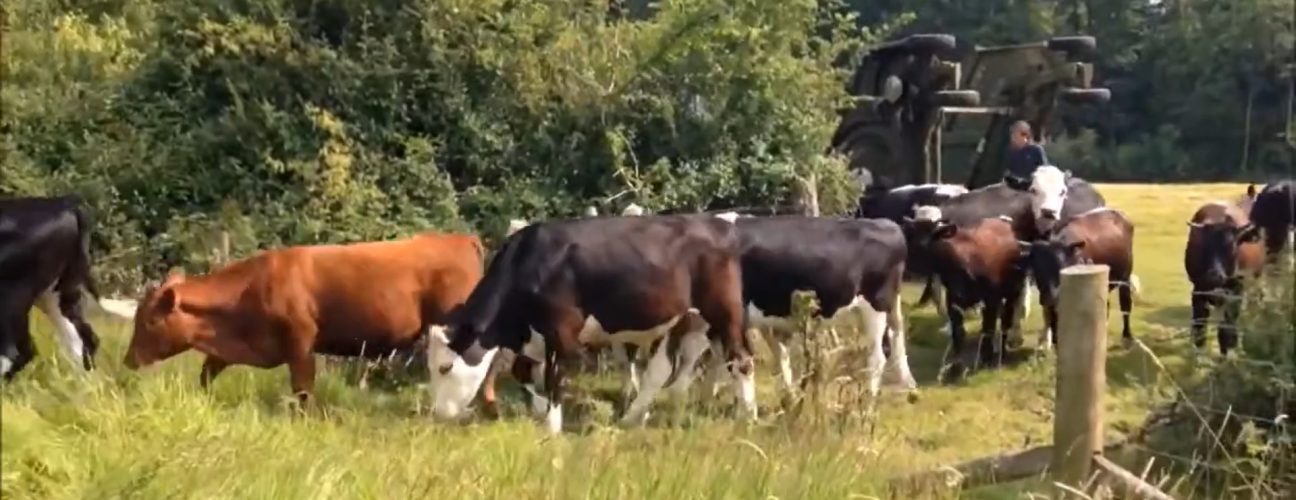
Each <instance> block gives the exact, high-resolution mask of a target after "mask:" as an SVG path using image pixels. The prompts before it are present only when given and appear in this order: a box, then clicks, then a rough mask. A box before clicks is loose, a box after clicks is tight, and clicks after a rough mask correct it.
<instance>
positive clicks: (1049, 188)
mask: <svg viewBox="0 0 1296 500" xmlns="http://www.w3.org/2000/svg"><path fill="white" fill-rule="evenodd" d="M1030 190H1031V191H1030V193H1031V213H1033V214H1034V215H1035V218H1036V220H1038V219H1039V218H1040V214H1041V213H1043V212H1044V211H1046V210H1048V211H1052V212H1053V213H1054V214H1059V215H1060V214H1061V213H1062V204H1063V203H1064V202H1065V201H1066V195H1067V192H1066V191H1067V185H1066V174H1064V173H1063V172H1062V170H1060V169H1058V168H1057V167H1055V166H1052V165H1043V166H1040V167H1039V168H1037V169H1035V173H1034V174H1031V187H1030Z"/></svg>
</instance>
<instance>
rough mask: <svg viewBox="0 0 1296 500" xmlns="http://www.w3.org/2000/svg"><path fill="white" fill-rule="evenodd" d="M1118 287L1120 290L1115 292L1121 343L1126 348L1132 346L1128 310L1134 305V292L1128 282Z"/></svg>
mask: <svg viewBox="0 0 1296 500" xmlns="http://www.w3.org/2000/svg"><path fill="white" fill-rule="evenodd" d="M1128 281H1129V280H1128V279H1126V282H1128ZM1119 287H1120V290H1119V291H1117V293H1118V294H1120V310H1121V343H1122V344H1124V345H1125V348H1126V349H1129V348H1131V347H1133V346H1134V333H1133V332H1131V331H1130V310H1131V309H1132V308H1133V306H1134V300H1133V299H1134V298H1133V296H1132V295H1133V293H1134V292H1133V290H1130V285H1128V284H1122V285H1119Z"/></svg>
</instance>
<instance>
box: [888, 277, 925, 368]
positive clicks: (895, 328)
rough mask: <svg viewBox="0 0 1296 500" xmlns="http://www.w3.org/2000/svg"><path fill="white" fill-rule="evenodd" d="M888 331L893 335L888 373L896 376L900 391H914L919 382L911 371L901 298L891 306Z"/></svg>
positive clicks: (896, 299)
mask: <svg viewBox="0 0 1296 500" xmlns="http://www.w3.org/2000/svg"><path fill="white" fill-rule="evenodd" d="M887 329H888V330H890V333H891V356H890V357H889V358H887V360H886V371H887V372H889V373H891V374H893V375H895V379H896V387H897V388H898V389H901V390H905V391H910V390H913V389H914V388H916V387H918V381H916V380H914V376H913V372H912V371H910V370H909V353H908V349H907V348H906V343H907V342H906V339H905V320H904V313H903V311H902V310H901V305H900V297H899V296H897V297H896V298H895V304H894V305H892V306H891V311H890V312H889V313H888V314H887Z"/></svg>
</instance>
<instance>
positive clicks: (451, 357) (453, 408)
mask: <svg viewBox="0 0 1296 500" xmlns="http://www.w3.org/2000/svg"><path fill="white" fill-rule="evenodd" d="M498 351H499V348H498V347H496V348H491V349H489V350H487V351H486V353H485V354H484V355H483V356H482V360H481V362H480V363H478V364H477V366H470V365H468V363H466V362H464V360H463V357H462V356H459V355H458V354H456V353H455V352H454V351H452V350H450V341H449V340H448V339H447V337H446V334H445V327H444V326H439V325H437V326H431V327H428V362H429V363H428V364H429V366H431V368H432V369H431V370H430V371H431V372H432V374H431V378H432V380H431V386H432V394H433V396H432V399H433V402H432V412H433V414H435V415H436V416H437V417H440V418H447V419H453V418H458V417H459V415H460V414H461V413H462V412H463V410H464V409H465V408H467V407H468V404H469V403H470V402H472V398H473V396H476V395H477V389H479V388H480V387H481V384H482V381H483V380H485V379H486V373H487V372H488V371H490V367H491V362H492V361H493V360H494V359H495V353H496V352H498ZM446 366H449V367H450V368H449V370H446V372H445V373H442V372H441V369H442V367H446Z"/></svg>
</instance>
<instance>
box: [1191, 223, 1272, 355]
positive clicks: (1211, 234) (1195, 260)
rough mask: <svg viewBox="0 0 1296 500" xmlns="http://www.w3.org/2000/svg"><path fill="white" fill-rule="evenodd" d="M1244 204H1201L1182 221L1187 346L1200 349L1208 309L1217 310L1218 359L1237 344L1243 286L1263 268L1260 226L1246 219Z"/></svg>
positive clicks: (1209, 310)
mask: <svg viewBox="0 0 1296 500" xmlns="http://www.w3.org/2000/svg"><path fill="white" fill-rule="evenodd" d="M1249 203H1250V200H1249V199H1244V200H1241V201H1240V202H1234V203H1225V202H1210V203H1206V204H1204V205H1202V206H1201V207H1200V208H1198V209H1197V211H1196V212H1194V213H1193V216H1192V219H1190V220H1189V221H1188V226H1189V230H1188V244H1187V246H1186V247H1185V248H1184V271H1185V272H1186V273H1187V274H1188V281H1189V282H1191V283H1192V285H1193V290H1192V340H1193V345H1194V346H1196V347H1198V348H1201V347H1204V346H1205V344H1206V322H1207V321H1209V320H1210V313H1211V308H1212V307H1219V308H1222V309H1223V316H1224V317H1223V319H1222V320H1221V321H1220V323H1219V350H1220V354H1223V355H1227V354H1228V352H1229V351H1230V350H1231V349H1232V348H1233V347H1235V346H1236V345H1237V326H1236V322H1237V317H1238V314H1239V312H1240V310H1241V300H1242V292H1243V287H1244V284H1245V283H1244V282H1245V281H1246V280H1247V279H1254V278H1255V277H1257V276H1259V274H1260V273H1261V272H1263V270H1264V265H1265V256H1264V246H1263V245H1262V244H1261V242H1260V239H1261V234H1260V233H1261V231H1260V227H1258V226H1256V225H1254V224H1252V223H1251V221H1250V220H1249V218H1248V217H1247V210H1246V208H1247V207H1246V206H1247V205H1248V204H1249Z"/></svg>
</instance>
